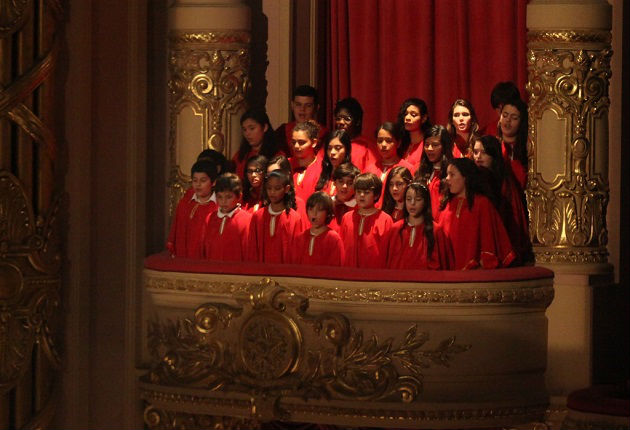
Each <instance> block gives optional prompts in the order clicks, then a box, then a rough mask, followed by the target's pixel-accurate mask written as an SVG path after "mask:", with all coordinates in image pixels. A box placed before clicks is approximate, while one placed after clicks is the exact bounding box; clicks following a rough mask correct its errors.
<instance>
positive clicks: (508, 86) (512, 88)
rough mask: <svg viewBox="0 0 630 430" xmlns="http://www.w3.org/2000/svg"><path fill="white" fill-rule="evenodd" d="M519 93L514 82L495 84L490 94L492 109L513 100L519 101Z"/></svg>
mask: <svg viewBox="0 0 630 430" xmlns="http://www.w3.org/2000/svg"><path fill="white" fill-rule="evenodd" d="M520 98H521V92H520V91H519V90H518V87H517V86H516V84H515V83H514V82H511V81H506V82H499V83H497V84H496V85H495V86H494V88H492V92H491V93H490V104H491V105H492V108H493V109H498V108H499V107H501V106H503V105H504V104H506V103H508V102H510V101H512V100H514V99H520Z"/></svg>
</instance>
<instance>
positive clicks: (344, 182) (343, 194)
mask: <svg viewBox="0 0 630 430" xmlns="http://www.w3.org/2000/svg"><path fill="white" fill-rule="evenodd" d="M335 189H336V190H337V200H339V201H340V202H347V201H348V200H352V197H353V196H354V179H353V178H351V177H350V176H344V177H342V178H341V179H335Z"/></svg>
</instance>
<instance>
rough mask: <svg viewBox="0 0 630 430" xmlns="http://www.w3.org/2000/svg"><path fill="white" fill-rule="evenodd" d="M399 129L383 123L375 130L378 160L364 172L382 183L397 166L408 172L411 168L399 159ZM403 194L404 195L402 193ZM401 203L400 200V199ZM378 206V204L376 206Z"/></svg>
mask: <svg viewBox="0 0 630 430" xmlns="http://www.w3.org/2000/svg"><path fill="white" fill-rule="evenodd" d="M400 139H401V134H400V128H399V127H398V125H397V124H395V123H393V122H389V121H387V122H384V123H383V124H381V125H379V126H378V128H377V129H376V147H377V148H378V159H377V160H376V161H375V162H374V163H373V164H371V165H369V166H367V167H366V169H365V171H366V172H370V173H374V174H375V175H376V176H378V177H379V179H380V180H381V182H382V183H385V181H386V180H387V174H388V173H389V172H390V171H391V170H392V169H393V168H394V167H397V166H402V167H406V168H407V169H409V171H411V170H413V166H412V165H411V164H409V163H408V162H407V161H405V160H403V159H402V158H401V156H400V155H401V154H400V152H401V146H400V145H401V140H400ZM403 194H404V193H403ZM401 201H402V198H401ZM377 206H378V204H377Z"/></svg>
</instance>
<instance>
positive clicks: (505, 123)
mask: <svg viewBox="0 0 630 430" xmlns="http://www.w3.org/2000/svg"><path fill="white" fill-rule="evenodd" d="M500 123H501V134H502V135H503V137H514V136H516V133H517V132H518V127H519V126H520V125H521V113H520V112H519V111H518V109H517V108H516V106H514V105H504V106H503V109H502V110H501V121H500Z"/></svg>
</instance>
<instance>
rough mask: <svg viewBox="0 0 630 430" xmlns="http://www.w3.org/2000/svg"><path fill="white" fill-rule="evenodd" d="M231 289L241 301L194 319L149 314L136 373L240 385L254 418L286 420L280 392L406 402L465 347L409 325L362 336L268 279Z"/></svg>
mask: <svg viewBox="0 0 630 430" xmlns="http://www.w3.org/2000/svg"><path fill="white" fill-rule="evenodd" d="M235 297H236V299H237V302H238V303H239V304H240V305H241V308H233V307H230V306H227V305H224V304H211V303H210V304H205V305H202V306H200V307H199V308H198V309H197V310H196V311H195V318H194V319H183V320H182V319H178V320H177V321H175V322H173V321H159V320H155V321H152V322H151V323H150V326H149V334H148V339H149V341H148V342H149V345H148V346H149V350H150V352H151V355H152V363H153V365H152V370H151V371H150V372H149V373H148V374H147V375H146V376H145V378H144V380H145V381H146V382H149V383H151V384H158V385H162V386H164V385H166V386H176V387H182V386H185V387H191V388H203V389H207V390H211V391H218V390H221V391H229V392H232V393H234V392H237V393H243V394H247V395H249V396H251V399H252V400H251V408H250V413H251V416H252V417H253V418H256V419H259V420H263V421H265V420H271V419H288V418H289V416H288V412H287V411H286V410H285V409H283V408H282V407H281V406H280V405H281V403H282V399H283V398H285V397H287V396H293V397H299V398H304V399H308V398H326V399H340V400H378V401H386V402H413V401H415V400H417V399H419V397H420V393H421V392H422V379H423V373H424V370H425V369H427V368H429V367H431V366H434V365H439V366H448V365H449V362H450V361H451V360H452V359H453V357H454V356H455V355H456V354H459V353H462V352H464V351H466V350H467V349H469V348H470V345H460V344H457V343H456V342H455V337H451V338H448V339H445V340H443V341H442V342H440V343H439V344H438V346H437V347H436V348H434V349H426V348H425V344H426V343H427V342H428V339H429V336H428V334H427V333H419V332H418V330H417V327H416V326H415V325H414V326H412V327H410V328H409V329H408V330H407V331H406V333H404V334H403V335H402V339H401V340H399V341H395V340H394V338H388V339H385V340H382V341H381V340H379V338H378V337H377V336H376V335H373V336H371V337H369V338H364V335H363V332H362V330H359V329H357V328H355V327H353V326H352V324H351V323H350V321H349V320H348V319H347V318H346V317H345V316H344V315H342V314H338V313H323V314H320V315H309V314H307V312H306V310H307V308H308V300H307V299H306V298H305V297H302V296H300V295H297V294H295V293H294V292H291V291H289V290H287V289H284V288H282V287H280V286H279V285H278V284H277V283H276V282H274V281H271V280H269V279H264V280H262V281H261V282H260V283H258V284H249V285H248V287H247V288H246V291H244V292H242V293H241V294H236V296H235ZM219 323H220V324H219ZM219 326H220V327H221V330H218V328H219Z"/></svg>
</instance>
